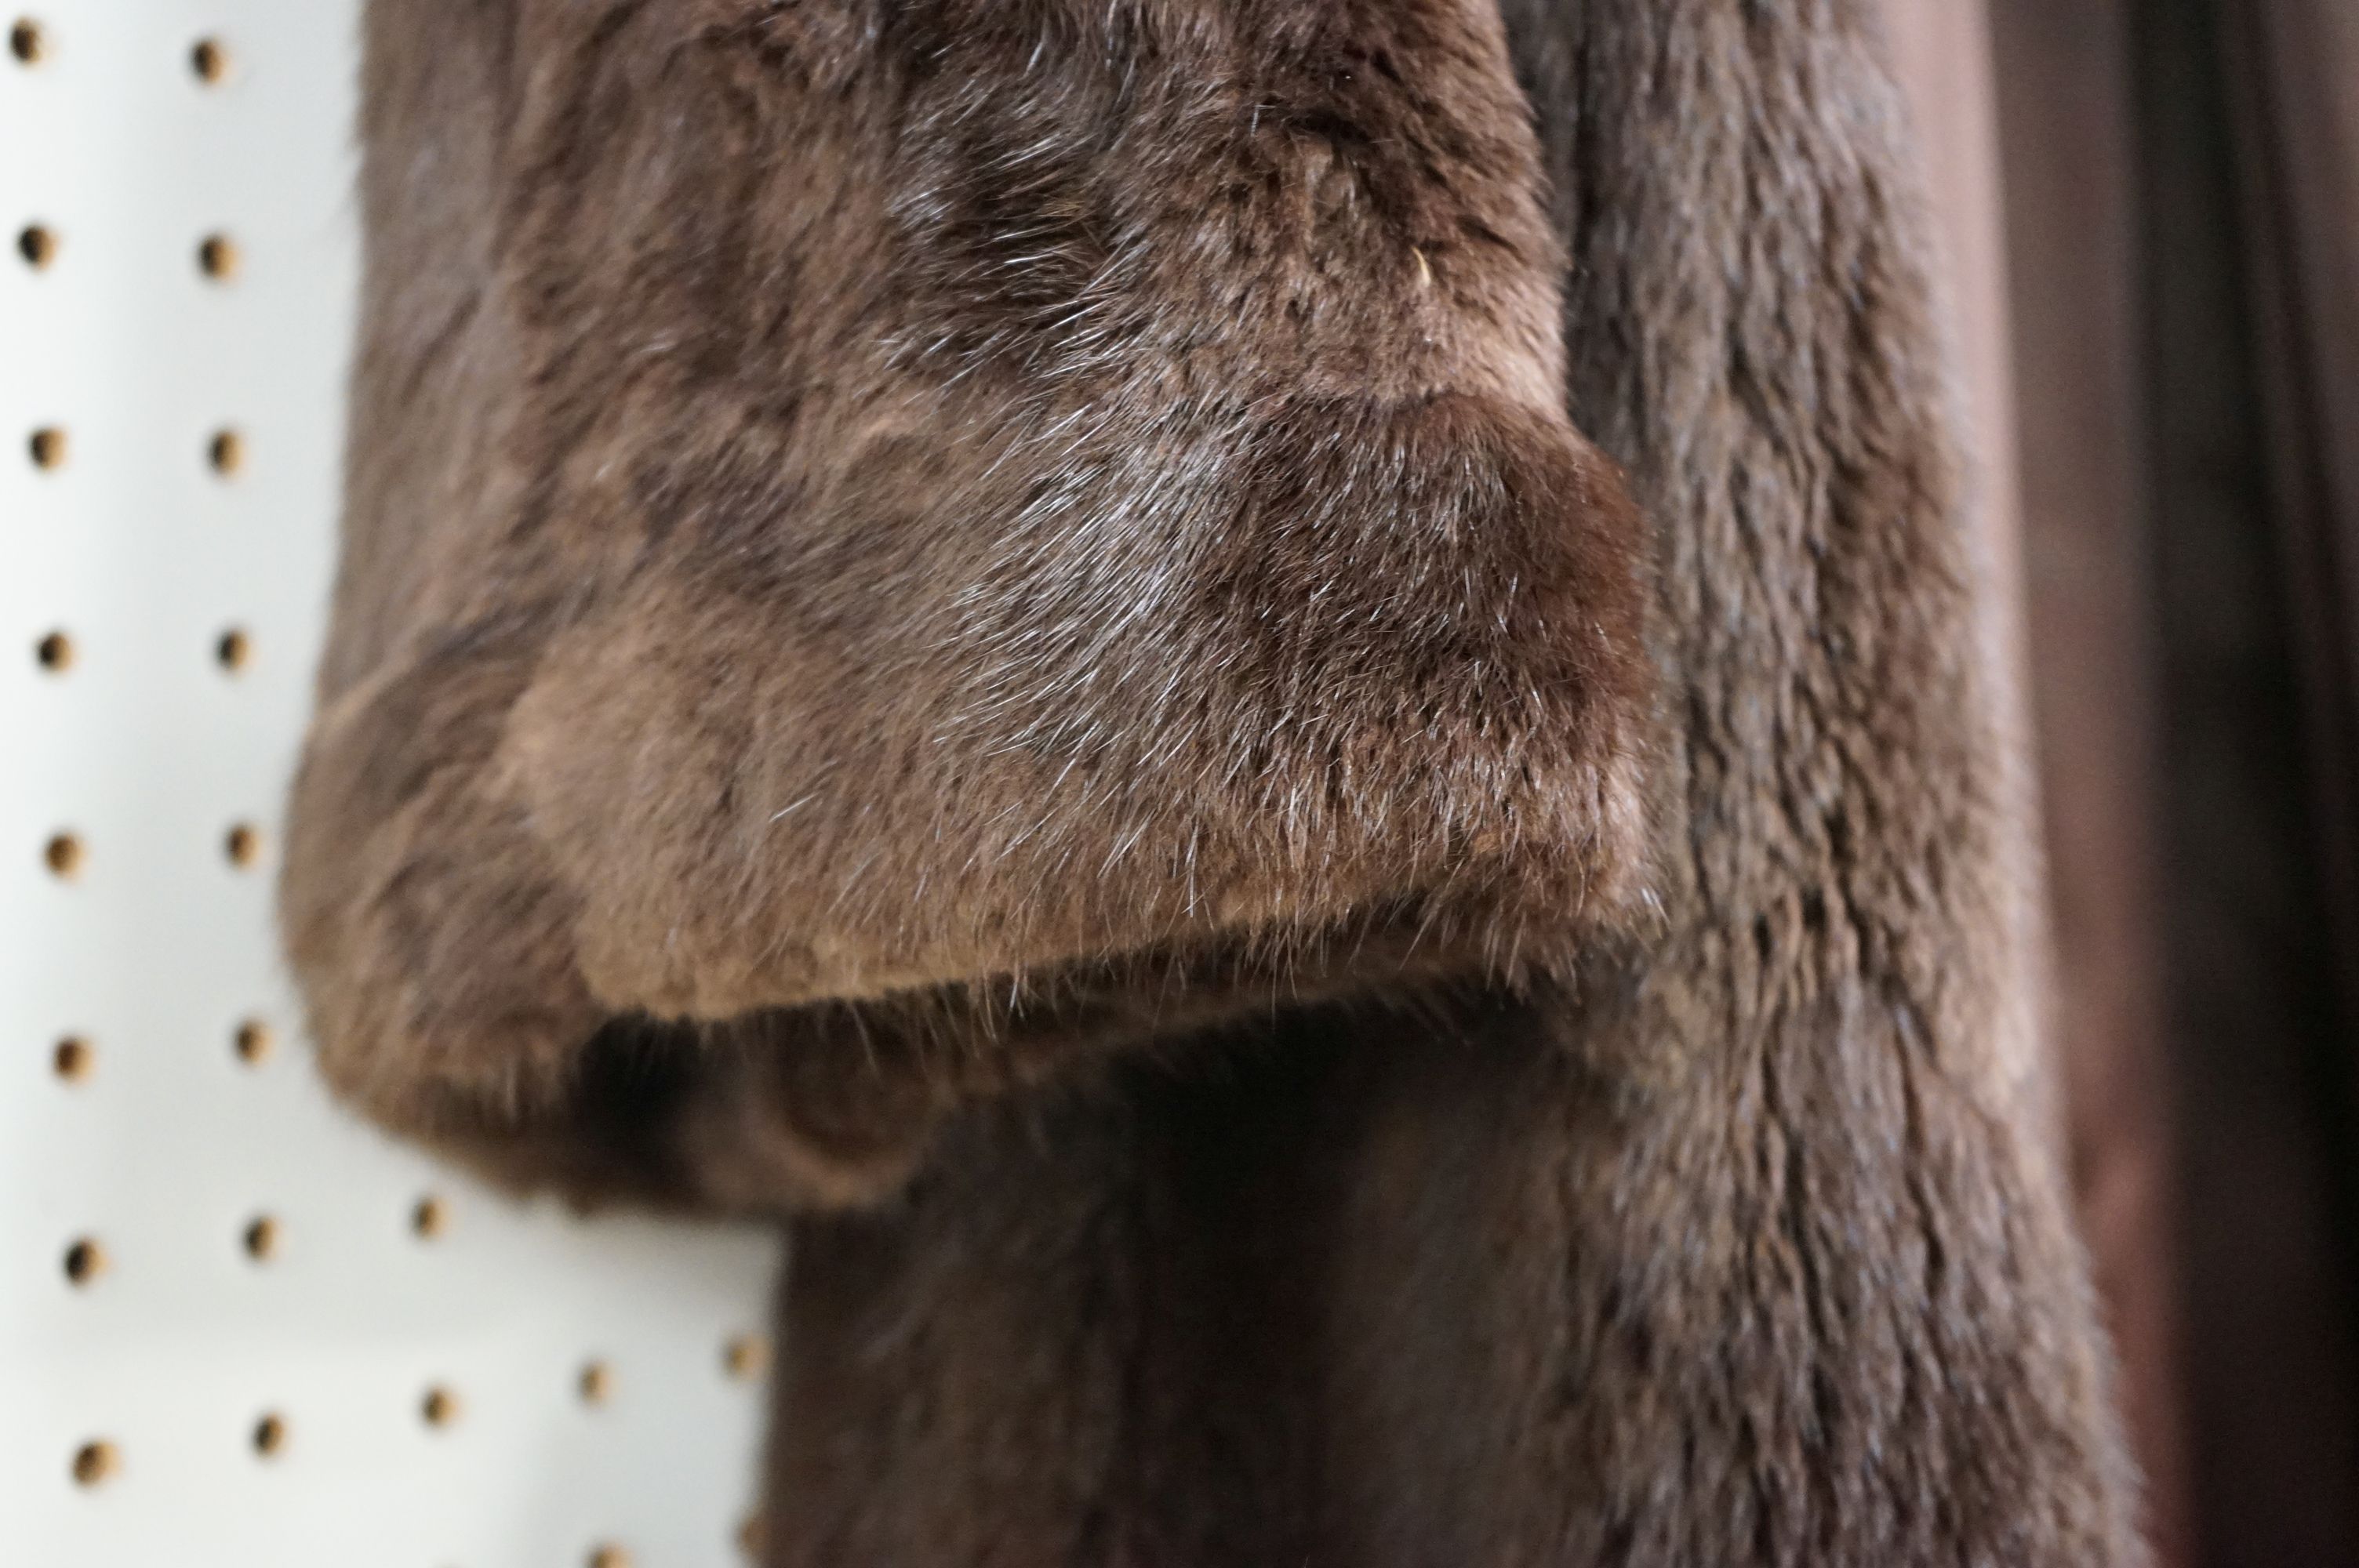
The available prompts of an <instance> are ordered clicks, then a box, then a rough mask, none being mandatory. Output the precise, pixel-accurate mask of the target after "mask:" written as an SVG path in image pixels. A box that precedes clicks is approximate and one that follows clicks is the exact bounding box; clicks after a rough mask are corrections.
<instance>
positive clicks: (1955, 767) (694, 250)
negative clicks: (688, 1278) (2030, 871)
mask: <svg viewBox="0 0 2359 1568" xmlns="http://www.w3.org/2000/svg"><path fill="white" fill-rule="evenodd" d="M1863 4H1864V0H1790V3H1786V4H1779V5H1762V4H1759V3H1757V0H1479V3H1476V0H1468V3H1464V4H1460V3H1455V0H992V3H989V4H985V3H984V0H971V3H970V0H788V3H782V4H756V3H755V0H728V3H722V0H703V3H698V0H679V3H677V4H665V5H654V4H650V5H633V4H617V3H614V0H599V3H596V4H591V3H587V0H584V3H580V4H558V3H556V0H432V4H431V5H427V4H426V0H405V3H404V4H401V5H395V4H394V3H393V0H377V4H376V5H375V7H374V8H373V11H372V35H371V39H370V57H369V104H370V108H369V115H370V118H369V123H368V125H367V135H368V166H367V170H368V175H367V178H368V202H369V206H368V214H369V222H370V234H371V244H372V253H371V268H372V270H371V276H370V293H369V301H368V317H367V321H368V336H367V339H366V341H365V345H364V356H363V361H362V365H361V371H360V382H359V386H360V400H359V404H358V411H357V413H356V423H355V439H354V449H353V498H352V509H351V514H350V516H349V518H348V522H347V528H348V537H347V555H346V566H345V575H344V578H343V580H342V585H341V589H340V597H339V604H338V612H337V613H338V622H337V629H336V637H335V643H334V646H333V648H332V652H331V655H330V660H329V664H328V666H327V669H326V672H325V674H324V676H323V680H322V709H321V719H320V724H319V728H318V730H317V731H316V733H315V736H314V739H313V743H312V746H311V749H310V754H309V756H308V758H307V762H306V765H305V771H304V773H303V777H302V781H301V783H300V785H299V792H298V797H297V821H296V830H295V834H294V841H293V843H292V844H291V845H290V855H291V861H290V866H289V871H288V897H287V908H288V926H289V934H290V939H291V944H292V946H293V949H294V952H295V954H296V957H297V961H298V964H299V968H300V970H301V972H302V973H303V975H304V977H305V979H306V981H307V984H308V985H309V987H310V994H311V997H312V1000H313V1006H314V1010H315V1017H316V1022H317V1023H318V1026H319V1029H320V1032H321V1040H322V1047H323V1058H324V1060H325V1062H326V1065H327V1067H328V1070H329V1072H330V1074H331V1076H332V1078H334V1079H335V1081H337V1082H338V1083H339V1085H340V1086H341V1087H342V1088H343V1089H344V1090H345V1091H346V1092H347V1093H349V1094H352V1095H353V1096H355V1097H356V1098H358V1099H360V1101H361V1102H362V1103H363V1104H364V1105H365V1106H367V1107H368V1108H371V1109H372V1110H373V1111H375V1113H376V1114H378V1115H379V1116H381V1117H385V1118H386V1119H389V1120H392V1121H394V1122H395V1123H396V1124H397V1125H401V1126H404V1127H407V1128H408V1129H409V1130H413V1131H423V1132H426V1133H428V1134H429V1135H433V1136H437V1137H440V1138H442V1139H444V1140H445V1141H448V1142H451V1143H452V1144H453V1145H454V1146H458V1147H461V1148H462V1150H463V1151H464V1152H470V1153H472V1154H473V1155H474V1156H475V1157H477V1158H479V1159H482V1160H485V1161H487V1162H495V1163H497V1164H499V1165H501V1166H502V1167H503V1168H506V1169H507V1170H509V1171H511V1172H512V1173H517V1174H519V1175H520V1176H522V1177H526V1178H530V1179H539V1180H556V1181H560V1182H561V1183H564V1184H569V1185H571V1187H573V1188H574V1189H575V1190H577V1191H583V1192H594V1191H599V1190H603V1189H605V1188H607V1187H630V1188H633V1189H636V1190H639V1191H642V1192H647V1191H653V1192H656V1193H658V1194H666V1195H676V1196H688V1197H693V1198H696V1199H699V1200H701V1201H706V1202H712V1201H720V1202H723V1203H729V1204H734V1205H741V1206H756V1207H768V1208H774V1209H786V1210H796V1211H799V1215H800V1217H798V1218H796V1219H795V1220H794V1221H793V1227H794V1246H793V1250H792V1264H791V1268H790V1271H789V1274H788V1279H787V1281H785V1284H784V1286H783V1293H782V1297H781V1304H780V1314H781V1342H782V1345H783V1347H784V1356H783V1359H782V1365H781V1367H780V1372H779V1378H778V1381H777V1395H776V1397H777V1420H776V1424H775V1430H774V1434H773V1444H772V1454H771V1462H770V1479H769V1488H768V1490H769V1506H770V1508H771V1510H772V1521H773V1522H772V1525H771V1528H770V1530H769V1531H768V1536H769V1541H770V1544H769V1548H768V1551H769V1553H770V1557H771V1560H772V1562H773V1563H776V1564H779V1565H787V1564H795V1565H802V1564H809V1565H812V1568H818V1565H821V1564H843V1563H862V1564H876V1565H882V1568H896V1565H897V1568H941V1565H947V1564H1005V1565H1008V1568H1034V1565H1037V1564H1049V1563H1061V1564H1074V1565H1105V1568H1114V1565H1117V1564H1120V1565H1130V1568H1162V1565H1167V1564H1169V1565H1172V1568H1221V1565H1223V1564H1234V1565H1236V1568H1249V1565H1250V1568H1266V1565H1268V1564H1304V1563H1307V1564H1313V1565H1319V1568H1325V1565H1330V1564H1332V1565H1335V1568H1412V1565H1416V1568H1425V1565H1437V1568H1439V1565H1450V1568H1457V1565H1461V1564H1481V1565H1484V1568H1494V1565H1495V1568H1508V1565H1522V1564H1530V1565H1557V1564H1583V1565H1586V1564H1605V1563H1613V1564H1633V1565H1648V1568H1652V1565H1673V1564H1676V1565H1685V1564H1697V1565H1706V1564H1710V1565H1718V1564H1736V1563H1743V1564H1756V1565H1765V1568H1766V1565H1769V1564H1779V1565H1800V1564H1813V1565H1820V1564H1831V1565H1842V1568H1850V1565H1856V1568H1871V1565H1873V1568H1895V1565H1902V1568H1916V1565H1925V1568H1930V1565H1933V1564H1944V1565H1948V1564H1977V1565H1981V1564H1988V1565H1993V1568H1996V1565H2001V1564H2004V1565H2007V1568H2015V1565H2019V1564H2020V1565H2033V1568H2066V1565H2068V1564H2069V1565H2075V1568H2078V1565H2084V1564H2115V1565H2124V1568H2127V1565H2131V1564H2135V1563H2137V1562H2138V1561H2139V1552H2138V1549H2137V1546H2136V1541H2135V1538H2134V1532H2133V1530H2132V1528H2131V1523H2130V1520H2129V1517H2128V1516H2129V1509H2130V1493H2131V1488H2130V1486H2129V1484H2128V1480H2127V1477H2126V1476H2125V1471H2124V1466H2123V1462H2122V1460H2121V1457H2120V1449H2119V1444H2118V1441H2117V1437H2116V1434H2115V1433H2114V1429H2113V1422H2112V1419H2111V1417H2110V1414H2109V1413H2108V1410H2107V1394H2106V1389H2105V1374H2104V1366H2103V1355H2102V1347H2101V1343H2100V1339H2099V1336H2098V1335H2097V1333H2096V1330H2095V1328H2094V1326H2093V1323H2092V1321H2091V1314H2090V1311H2089V1306H2088V1302H2087V1299H2086V1290H2085V1284H2084V1281H2083V1271H2082V1262H2081V1260H2080V1258H2079V1256H2078V1253H2077V1250H2076V1249H2075V1247H2074V1244H2073V1242H2072V1239H2071V1234H2070V1229H2069V1225H2068V1220H2067V1217H2066V1215H2065V1212H2064V1208H2063V1204H2062V1198H2061V1187H2060V1181H2059V1178H2058V1173H2057V1172H2056V1170H2055V1169H2054V1167H2053V1163H2052V1161H2051V1159H2050V1156H2049V1150H2048V1146H2047V1143H2046V1141H2045V1139H2046V1133H2047V1129H2046V1127H2045V1123H2044V1119H2043V1116H2042V1111H2041V1099H2040V1094H2039V1078H2038V1068H2037V1063H2036V1058H2035V1052H2034V1042H2033V1040H2032V1038H2031V1036H2030V1033H2029V1031H2028V1028H2027V1022H2026V1011H2025V1009H2024V1008H2023V1006H2022V1005H2021V998H2022V987H2023V979H2022V976H2021V975H2020V974H2019V973H2018V972H2017V967H2016V966H2017V957H2018V955H2017V952H2016V946H2017V943H2016V924H2017V903H2018V902H2019V898H2020V890H2019V889H2017V888H2015V887H2013V886H2011V885H2010V883H2009V881H2008V880H2007V877H2006V872H2005V866H2006V855H2005V851H2006V840H2007V836H2008V834H2009V833H2010V832H2011V831H2013V827H2012V825H2011V824H2010V823H2009V821H2008V819H2007V815H2006V807H2005V805H2004V791H2003V788H2002V781H2003V779H2004V776H2005V770H2004V768H2003V765H2002V762H2003V759H2002V758H2001V757H2000V755H1999V754H1998V749H1997V743H1996V741H1995V730H1994V727H1993V725H1992V722H1991V711H1992V703H1991V699H1990V693H1989V692H1988V691H1987V690H1986V689H1985V687H1984V674H1983V673H1982V671H1981V670H1980V669H1979V668H1978V667H1977V661H1976V650H1975V642H1974V637H1973V614H1972V612H1973V604H1974V595H1975V594H1976V593H1977V592H1979V591H1981V589H1980V586H1979V583H1978V579H1977V578H1976V576H1975V569H1974V563H1973V560H1972V559H1971V558H1970V556H1969V553H1968V551H1967V548H1966V544H1965V537H1964V531H1963V529H1962V524H1961V518H1960V509H1959V505H1958V500H1957V488H1958V487H1957V481H1956V477H1955V473H1954V467H1953V463H1952V461H1951V453H1950V448H1949V438H1948V435H1947V427H1946V414H1945V398H1944V392H1943V387H1942V384H1941V377H1940V353H1939V351H1938V345H1937V344H1936V342H1935V341H1934V337H1933V334H1932V332H1931V330H1930V324H1929V321H1928V317H1927V306H1926V301H1925V287H1924V282H1923V277H1922V272H1923V268H1922V263H1921V258H1920V257H1919V255H1918V254H1917V252H1916V245H1917V239H1916V235H1917V232H1918V226H1919V225H1918V220H1917V217H1916V215H1915V199H1914V196H1913V193H1912V191H1911V189H1910V188H1909V184H1908V175H1907V173H1906V158H1905V157H1904V155H1903V150H1902V148H1901V146H1900V142H1899V135H1898V128H1897V107H1896V105H1895V103H1894V102H1893V94H1892V92H1891V90H1890V88H1889V85H1888V82H1887V81H1886V77H1885V74H1884V71H1883V70H1882V68H1881V66H1880V64H1879V62H1878V60H1877V59H1876V57H1875V49H1874V41H1873V38H1872V37H1871V33H1872V28H1871V27H1870V26H1869V24H1868V22H1867V20H1866V19H1865V17H1864V16H1863V14H1862V7H1863ZM421 10H430V11H432V13H433V14H434V15H433V25H432V26H424V25H421V21H422V18H421V17H420V16H419V12H420V11H421ZM397 11H398V13H399V15H398V16H396V12H397ZM1511 70H1512V72H1513V74H1512V75H1511V74H1510V71H1511ZM1534 118H1536V119H1537V124H1538V138H1537V145H1536V144H1535V140H1534V137H1533V134H1532V129H1531V121H1532V119H1534ZM1566 280H1569V282H1567V281H1566ZM1568 412H1569V414H1570V416H1571V418H1572V419H1574V420H1577V421H1578V422H1579V424H1580V426H1581V427H1582V429H1584V430H1586V431H1587V432H1588V433H1589V435H1590V436H1591V437H1593V438H1595V439H1596V441H1597V442H1598V443H1599V445H1600V446H1601V447H1602V448H1603V449H1604V450H1605V451H1607V452H1610V453H1612V454H1614V457H1615V458H1616V459H1618V460H1620V461H1621V462H1622V463H1624V464H1625V465H1627V469H1628V471H1629V473H1630V475H1631V476H1632V481H1633V483H1634V486H1635V491H1636V495H1637V498H1638V500H1639V501H1640V502H1641V503H1643V505H1644V508H1645V510H1646V512H1647V516H1648V517H1649V519H1650V523H1651V526H1650V527H1649V528H1648V529H1647V531H1646V532H1645V533H1644V534H1643V535H1641V534H1639V533H1638V532H1637V531H1636V529H1635V526H1634V524H1632V522H1631V514H1630V513H1629V512H1628V510H1627V509H1626V508H1625V506H1624V504H1623V503H1622V502H1621V501H1620V498H1619V495H1618V492H1617V491H1616V489H1615V485H1614V479H1613V477H1612V476H1613V472H1614V470H1613V469H1612V468H1611V466H1610V465H1609V464H1608V463H1607V462H1606V461H1605V460H1603V459H1601V458H1599V457H1598V456H1597V455H1596V453H1595V452H1594V451H1593V449H1591V448H1590V447H1589V446H1588V445H1587V444H1586V442H1585V441H1584V440H1583V439H1582V438H1581V437H1579V436H1576V435H1574V434H1573V433H1572V428H1571V425H1570V424H1569V423H1568V422H1567V417H1566V416H1567V413H1568ZM1650 687H1652V688H1654V689H1655V690H1656V691H1657V692H1658V694H1659V695H1658V702H1657V705H1656V706H1655V707H1653V708H1649V707H1648V697H1647V693H1648V690H1649V688H1650ZM1657 719H1659V724H1657V722H1656V720H1657ZM1657 729H1659V734H1657V733H1655V732H1654V731H1655V730H1657ZM1641 894H1643V895H1645V898H1644V899H1643V900H1641V902H1647V901H1651V905H1652V908H1653V910H1654V913H1653V914H1649V916H1648V917H1647V918H1645V919H1640V920H1630V919H1626V918H1622V917H1621V916H1622V914H1623V912H1624V911H1625V910H1626V909H1628V908H1629V907H1630V906H1631V904H1632V903H1633V901H1634V899H1639V898H1640V895H1641ZM1010 998H1012V999H1013V1000H1009V999H1010ZM681 1020H688V1021H701V1026H700V1027H690V1026H689V1025H687V1024H683V1023H681V1022H678V1021H681ZM853 1204H857V1205H858V1206H856V1207H845V1206H847V1205H853Z"/></svg>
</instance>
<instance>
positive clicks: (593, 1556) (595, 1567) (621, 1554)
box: [590, 1541, 631, 1568]
mask: <svg viewBox="0 0 2359 1568" xmlns="http://www.w3.org/2000/svg"><path fill="white" fill-rule="evenodd" d="M590 1568H631V1554H630V1553H629V1552H625V1551H624V1550H623V1549H622V1548H621V1547H619V1546H616V1545H614V1543H613V1542H611V1541H610V1542H608V1543H607V1544H605V1545H603V1546H599V1547H594V1548H592V1550H591V1552H590Z"/></svg>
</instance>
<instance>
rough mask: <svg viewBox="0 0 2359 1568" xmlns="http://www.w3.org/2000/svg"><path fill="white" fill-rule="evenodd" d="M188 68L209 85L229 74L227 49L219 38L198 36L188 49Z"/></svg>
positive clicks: (198, 78)
mask: <svg viewBox="0 0 2359 1568" xmlns="http://www.w3.org/2000/svg"><path fill="white" fill-rule="evenodd" d="M189 69H190V70H192V71H194V72H196V75H197V80H198V81H201V82H203V83H204V84H205V85H206V86H208V87H210V86H212V85H214V84H215V83H217V82H219V81H221V80H222V79H223V77H225V76H227V75H228V74H229V50H228V49H224V48H223V46H222V41H221V40H220V39H219V38H199V39H198V40H197V41H196V42H195V43H194V44H193V45H191V46H190V49H189Z"/></svg>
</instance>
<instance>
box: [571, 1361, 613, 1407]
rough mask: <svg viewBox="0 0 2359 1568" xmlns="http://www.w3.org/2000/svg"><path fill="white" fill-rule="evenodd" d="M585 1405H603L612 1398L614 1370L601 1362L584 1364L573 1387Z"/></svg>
mask: <svg viewBox="0 0 2359 1568" xmlns="http://www.w3.org/2000/svg"><path fill="white" fill-rule="evenodd" d="M574 1386H575V1387H576V1388H577V1389H578V1390H580V1391H581V1394H582V1403H583V1404H585V1405H603V1404H604V1403H605V1402H606V1401H607V1400H611V1399H613V1398H614V1368H612V1367H609V1366H607V1365H606V1363H604V1362H603V1361H592V1362H589V1363H586V1364H585V1365H584V1366H583V1367H582V1376H581V1378H580V1379H578V1380H577V1381H576V1383H575V1385H574Z"/></svg>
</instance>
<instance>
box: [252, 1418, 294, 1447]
mask: <svg viewBox="0 0 2359 1568" xmlns="http://www.w3.org/2000/svg"><path fill="white" fill-rule="evenodd" d="M253 1442H254V1451H255V1453H256V1454H260V1455H261V1456H262V1457H263V1458H265V1459H275V1458H277V1456H278V1452H279V1450H281V1449H283V1448H285V1447H286V1446H287V1418H286V1417H285V1416H282V1415H280V1414H278V1413H277V1411H271V1412H270V1413H269V1414H267V1415H265V1416H264V1417H263V1418H262V1419H261V1420H260V1421H257V1422H255V1423H254V1433H253Z"/></svg>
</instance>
